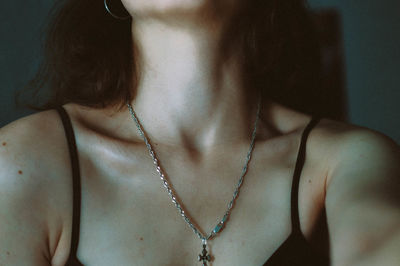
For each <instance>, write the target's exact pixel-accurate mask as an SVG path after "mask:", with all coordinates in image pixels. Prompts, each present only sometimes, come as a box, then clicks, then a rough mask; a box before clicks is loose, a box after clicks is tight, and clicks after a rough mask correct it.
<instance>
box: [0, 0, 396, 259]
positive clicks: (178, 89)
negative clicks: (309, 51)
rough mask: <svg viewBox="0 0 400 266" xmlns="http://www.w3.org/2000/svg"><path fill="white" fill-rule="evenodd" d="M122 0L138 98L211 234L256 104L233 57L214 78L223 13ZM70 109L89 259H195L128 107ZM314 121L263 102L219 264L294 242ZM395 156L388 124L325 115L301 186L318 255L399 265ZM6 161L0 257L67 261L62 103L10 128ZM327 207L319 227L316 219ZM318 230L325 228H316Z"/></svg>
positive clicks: (197, 4)
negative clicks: (294, 205) (137, 70)
mask: <svg viewBox="0 0 400 266" xmlns="http://www.w3.org/2000/svg"><path fill="white" fill-rule="evenodd" d="M227 2H228V1H227ZM123 4H124V5H125V7H126V8H127V10H128V11H129V12H131V13H132V14H133V15H134V16H135V25H134V26H133V34H134V37H135V39H136V40H137V42H138V43H139V45H140V49H141V52H142V55H143V75H142V81H141V83H140V86H139V88H138V94H137V97H136V99H135V100H134V102H133V103H132V104H133V105H134V107H135V110H136V112H137V114H138V116H139V119H140V120H141V121H142V124H143V126H144V128H145V131H146V132H147V134H148V136H149V137H150V139H151V140H152V143H153V144H154V148H155V150H156V153H157V155H158V157H159V159H160V161H161V163H162V166H163V168H164V170H165V172H166V173H167V175H168V178H169V180H170V182H171V183H172V184H173V186H174V188H175V190H176V192H177V194H178V195H179V197H180V199H181V200H182V203H183V205H184V206H185V207H186V210H187V212H188V213H190V214H191V217H192V218H193V219H194V221H195V222H196V224H198V225H199V227H200V228H201V229H202V230H203V231H206V232H209V231H210V230H211V229H212V228H213V227H214V226H215V224H216V222H217V221H218V219H220V218H221V216H222V215H223V213H224V211H225V210H226V205H227V203H228V201H229V200H230V199H231V196H232V193H233V186H234V184H235V183H236V182H237V180H238V178H239V176H240V173H241V169H242V167H243V162H244V158H245V155H246V152H247V149H248V146H249V139H250V134H251V131H252V124H253V122H254V119H255V112H256V110H255V107H256V102H257V99H256V98H255V97H254V98H250V99H251V102H250V103H249V102H245V101H244V100H243V99H244V94H245V89H244V88H242V87H241V85H240V82H239V81H238V80H237V78H236V77H237V72H236V71H237V70H236V68H235V67H234V65H232V66H231V67H228V68H227V69H225V71H224V72H223V75H224V76H223V80H224V82H223V83H222V84H221V86H220V87H218V88H215V86H214V85H215V84H213V81H212V73H213V71H214V69H213V68H212V66H213V59H214V58H213V53H212V52H213V51H214V50H213V48H214V47H215V46H216V40H217V37H218V28H219V24H218V23H219V22H218V21H212V22H207V23H205V22H202V21H201V20H199V19H198V16H197V14H198V12H197V11H198V10H200V9H201V8H202V7H203V5H204V3H203V1H201V0H198V1H194V0H190V1H189V0H187V1H183V0H181V1H178V0H169V1H166V0H152V1H150V0H124V1H123ZM230 7H231V6H230V4H229V5H228V3H227V8H226V10H229V8H230ZM65 108H66V110H67V112H68V113H69V115H70V116H71V119H72V123H73V127H74V130H75V134H76V140H77V146H78V153H79V159H80V163H81V175H82V214H81V215H82V216H81V228H80V243H79V248H78V258H79V259H80V260H81V261H82V263H83V264H85V265H197V264H196V263H197V262H196V258H197V255H198V254H199V253H200V252H201V242H200V240H199V239H198V238H197V237H196V236H195V235H194V234H193V232H192V231H191V229H190V228H189V227H188V226H187V225H186V224H185V222H184V221H183V219H182V218H181V217H180V216H179V215H178V212H177V210H176V209H175V207H174V206H173V205H172V203H171V202H170V200H169V197H168V194H167V193H166V192H165V191H164V189H163V187H162V184H161V181H160V179H159V178H158V176H157V173H156V171H155V169H154V166H153V164H152V161H151V158H150V157H149V156H148V153H147V149H146V147H145V145H144V144H143V141H142V139H141V138H140V136H139V135H138V133H137V131H136V128H135V125H134V123H133V122H132V120H131V118H130V116H129V113H128V111H127V110H126V109H125V110H122V111H120V112H115V110H113V109H112V108H107V109H91V108H87V107H83V106H80V105H77V104H74V103H71V104H67V105H65ZM233 118H234V119H233ZM310 119H311V117H310V116H309V115H306V114H303V113H300V112H298V111H295V110H292V109H289V108H286V107H284V106H282V105H279V104H276V103H273V102H270V101H268V100H267V99H264V102H263V109H262V113H261V121H260V126H259V131H258V135H257V141H256V148H255V150H254V153H253V159H252V161H251V162H250V169H249V172H248V174H247V176H246V180H245V182H244V184H243V187H242V190H241V193H240V196H239V198H238V200H237V202H236V205H235V208H234V209H233V211H232V216H231V219H230V220H229V222H228V224H227V226H226V228H225V229H224V231H223V232H222V233H221V234H220V235H219V236H218V237H217V238H215V239H214V240H212V241H211V242H210V248H211V252H212V253H213V254H214V258H215V260H214V261H213V262H212V265H214V266H218V265H262V264H263V263H264V262H265V261H267V259H268V258H269V257H270V256H271V255H272V254H273V252H274V251H275V250H276V249H277V248H278V247H279V246H280V245H281V244H282V242H283V241H284V240H285V239H286V238H287V237H288V236H289V234H290V228H291V224H290V222H291V221H290V189H291V181H292V180H291V178H292V175H293V170H294V163H295V159H296V156H297V151H298V147H299V143H300V136H301V133H302V131H303V130H304V128H305V126H306V125H307V123H308V122H309V121H310ZM399 162H400V151H399V147H398V145H397V144H396V143H395V142H394V141H392V140H391V139H390V138H388V137H386V136H385V135H383V134H381V133H379V132H376V131H372V130H369V129H366V128H363V127H359V126H354V125H349V124H345V123H341V122H336V121H333V120H329V119H323V120H322V121H321V122H320V123H319V124H318V126H317V127H316V128H315V129H314V130H313V131H312V132H311V134H310V136H309V140H308V144H307V157H306V161H305V165H304V168H303V171H302V175H301V180H300V190H299V211H300V221H301V229H302V232H303V234H304V235H305V237H306V239H307V240H308V241H309V242H310V244H311V245H312V246H314V247H316V248H319V249H320V250H321V252H324V248H323V247H325V246H330V253H331V257H332V265H333V266H347V265H351V266H353V265H354V266H369V265H371V266H373V265H381V266H394V265H397V264H398V261H400V254H399V252H398V247H399V246H400V211H399V210H400V200H399V196H398V194H399V187H400V184H399V183H400V182H399V178H400V163H399ZM0 167H1V169H2V170H1V171H0V265H54V266H61V265H64V264H65V262H66V260H67V258H68V254H69V247H70V239H71V222H72V220H71V219H72V181H71V168H70V161H69V153H68V148H67V143H66V140H65V135H64V131H63V127H62V124H61V121H60V118H59V116H58V115H57V113H56V112H55V111H54V110H50V111H46V112H41V113H38V114H35V115H32V116H28V117H26V118H23V119H20V120H18V121H16V122H14V123H11V124H10V125H8V126H6V127H4V128H2V129H1V130H0ZM324 206H325V208H326V213H327V225H325V226H324V224H322V223H321V222H320V221H319V219H318V217H319V216H320V215H321V213H322V210H323V207H324ZM317 227H322V228H323V230H322V233H320V235H317V236H316V235H315V234H314V233H313V232H314V231H315V229H316V228H317ZM326 232H329V238H328V237H327V236H326Z"/></svg>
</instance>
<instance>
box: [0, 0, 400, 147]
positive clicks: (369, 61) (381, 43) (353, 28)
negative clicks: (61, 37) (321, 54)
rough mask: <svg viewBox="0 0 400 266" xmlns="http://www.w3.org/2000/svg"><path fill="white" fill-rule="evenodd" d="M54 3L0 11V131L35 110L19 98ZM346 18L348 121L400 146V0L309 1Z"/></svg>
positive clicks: (13, 4)
mask: <svg viewBox="0 0 400 266" xmlns="http://www.w3.org/2000/svg"><path fill="white" fill-rule="evenodd" d="M53 1H54V0H23V1H22V0H13V1H3V3H2V4H1V8H0V36H1V37H0V38H1V39H0V82H1V83H0V84H1V85H0V86H1V88H0V127H2V126H4V125H6V124H8V123H10V122H11V121H13V120H15V119H18V118H20V117H22V116H24V115H27V114H29V113H30V112H31V111H29V110H25V109H21V108H16V106H15V104H14V94H15V92H16V91H17V90H18V89H21V88H22V87H23V86H24V85H25V84H26V82H27V81H28V80H29V79H30V78H31V77H32V76H33V75H34V73H35V71H36V69H37V66H38V61H39V58H40V55H41V50H40V29H41V28H42V27H43V25H44V24H45V20H46V15H47V12H48V11H49V9H50V7H51V5H52V3H53ZM99 1H100V0H99ZM309 3H310V5H311V7H312V8H313V9H315V10H316V11H321V10H326V9H327V8H329V9H332V8H334V9H335V10H336V12H337V13H338V14H339V18H340V24H339V26H340V32H339V33H340V35H341V36H340V37H341V38H343V40H341V43H340V45H341V48H342V54H341V56H342V62H343V66H342V68H343V78H344V81H343V83H344V84H343V86H344V88H345V91H344V95H343V96H344V98H345V102H346V104H347V107H346V109H347V114H346V117H347V118H346V119H347V121H348V122H350V123H352V124H356V125H361V126H365V127H368V128H371V129H374V130H377V131H380V132H382V133H384V134H386V135H388V136H389V137H391V138H392V139H394V140H395V141H397V143H400V106H399V105H400V103H399V100H400V1H399V0H386V1H379V0H350V1H349V0H309Z"/></svg>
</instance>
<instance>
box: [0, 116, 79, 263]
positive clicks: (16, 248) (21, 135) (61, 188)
mask: <svg viewBox="0 0 400 266" xmlns="http://www.w3.org/2000/svg"><path fill="white" fill-rule="evenodd" d="M68 156H69V155H68V147H67V144H66V139H65V134H64V129H63V125H62V123H61V120H60V117H59V115H58V114H57V112H56V111H55V110H49V111H44V112H39V113H37V114H34V115H30V116H27V117H24V118H22V119H19V120H17V121H15V122H12V123H11V124H9V125H7V126H5V127H3V128H1V129H0V167H1V169H2V171H1V172H0V183H1V185H0V220H2V221H6V223H5V225H4V224H3V223H2V226H1V228H0V250H1V251H2V253H3V251H4V253H6V254H7V256H0V264H1V265H3V264H4V265H22V264H26V263H28V262H29V263H32V262H35V265H48V264H49V263H50V261H51V259H52V255H53V254H54V252H55V250H56V249H57V245H58V242H59V239H60V237H61V232H62V226H63V223H64V222H65V220H66V219H65V217H63V216H65V215H67V213H65V211H64V213H63V212H60V209H62V208H60V206H64V209H65V204H68V202H69V201H71V199H70V198H68V196H69V194H70V193H71V191H72V189H71V191H70V190H69V187H70V186H71V185H70V182H71V181H70V178H69V176H70V167H69V157H68ZM67 209H68V208H67ZM2 216H4V217H2ZM5 216H6V217H5ZM5 250H6V251H5ZM4 253H3V254H4Z"/></svg>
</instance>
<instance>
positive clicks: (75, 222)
mask: <svg viewBox="0 0 400 266" xmlns="http://www.w3.org/2000/svg"><path fill="white" fill-rule="evenodd" d="M56 110H57V112H58V113H59V115H60V117H61V121H62V123H63V125H64V130H65V136H66V138H67V142H68V149H69V154H70V160H71V167H72V188H73V203H72V206H73V211H72V237H71V249H70V256H69V259H68V263H67V265H71V262H72V261H77V259H76V253H77V250H78V243H79V231H80V228H79V227H80V216H81V176H80V168H79V159H78V151H77V147H76V142H75V134H74V130H73V128H72V124H71V119H70V118H69V116H68V113H67V112H66V111H65V109H64V108H63V107H62V106H58V107H57V108H56ZM72 264H76V263H72Z"/></svg>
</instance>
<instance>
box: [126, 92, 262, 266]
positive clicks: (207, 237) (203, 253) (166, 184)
mask: <svg viewBox="0 0 400 266" xmlns="http://www.w3.org/2000/svg"><path fill="white" fill-rule="evenodd" d="M127 106H128V109H129V112H130V113H131V116H132V119H133V121H134V122H135V124H136V127H137V129H138V131H139V134H140V135H141V136H142V137H143V140H144V142H145V143H146V146H147V149H148V150H149V153H150V156H151V158H152V159H153V163H154V165H155V167H156V170H157V172H158V174H159V175H160V178H161V181H162V182H163V185H164V188H165V189H166V190H167V192H168V194H169V195H170V197H171V200H172V203H173V204H174V205H175V207H176V208H177V209H178V211H179V214H180V215H181V216H182V218H183V219H184V220H185V222H186V223H187V224H188V225H189V227H190V228H191V229H192V230H193V232H194V233H195V234H196V235H197V236H198V237H199V238H200V239H201V240H202V247H203V249H202V251H201V254H199V256H198V260H199V261H200V262H202V263H203V266H207V262H209V261H211V256H210V255H209V254H208V251H207V240H210V239H212V238H214V237H215V236H216V235H217V234H218V233H219V232H221V231H222V229H223V228H224V227H225V224H226V223H227V221H228V219H229V216H230V213H231V210H232V207H233V204H234V202H235V200H236V198H237V197H238V195H239V190H240V187H241V186H242V183H243V179H244V176H245V175H246V173H247V168H248V165H249V161H250V159H251V155H252V153H253V149H254V142H255V138H256V132H257V126H258V121H259V118H260V110H261V98H260V100H259V102H258V110H257V116H256V121H255V123H254V130H253V133H252V138H251V143H250V148H249V151H248V153H247V156H246V162H245V165H244V167H243V170H242V174H241V176H240V178H239V182H238V183H237V184H236V187H235V191H234V192H233V197H232V200H231V201H230V202H229V204H228V209H227V210H226V212H225V214H224V216H223V217H222V219H221V220H220V222H219V223H218V224H217V225H216V226H215V227H214V229H213V230H212V231H211V233H209V234H208V235H204V234H203V233H202V232H201V231H200V230H199V229H197V228H196V226H195V225H194V224H193V223H192V221H191V220H190V218H189V217H188V216H186V213H185V211H184V210H183V207H182V206H181V204H180V203H179V202H178V200H177V198H176V194H175V192H174V191H173V189H172V188H171V185H170V184H169V182H168V181H167V179H166V177H165V174H164V172H163V170H162V169H161V167H160V165H159V163H158V161H159V160H158V159H157V157H156V154H155V152H154V150H153V147H152V146H151V144H150V142H149V140H148V139H147V137H146V134H145V132H144V130H143V128H142V126H141V124H140V122H139V119H138V118H137V116H136V113H135V111H134V110H133V107H132V105H131V104H130V103H127Z"/></svg>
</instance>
